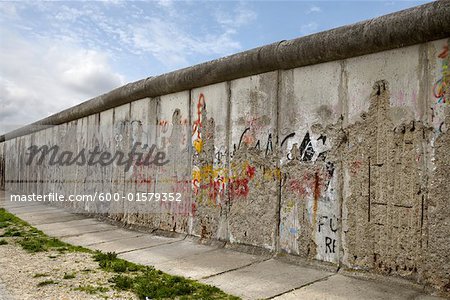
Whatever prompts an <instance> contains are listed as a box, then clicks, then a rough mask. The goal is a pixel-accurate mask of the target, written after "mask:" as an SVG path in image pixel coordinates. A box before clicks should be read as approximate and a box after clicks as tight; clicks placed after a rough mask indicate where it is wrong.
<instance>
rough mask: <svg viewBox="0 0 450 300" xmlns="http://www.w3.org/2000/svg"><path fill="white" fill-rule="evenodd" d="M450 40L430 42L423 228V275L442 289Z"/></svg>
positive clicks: (449, 226)
mask: <svg viewBox="0 0 450 300" xmlns="http://www.w3.org/2000/svg"><path fill="white" fill-rule="evenodd" d="M449 43H450V40H448V39H446V40H440V41H436V42H431V43H429V44H428V55H427V57H428V61H429V68H428V71H429V73H428V79H429V84H428V86H429V87H431V91H429V93H428V98H429V102H428V104H429V106H430V108H431V110H430V112H431V114H430V119H431V120H430V124H431V126H432V129H433V134H431V136H430V137H429V139H428V141H427V143H428V144H429V145H430V146H431V147H430V149H429V153H428V161H427V165H428V170H429V194H428V199H427V201H426V202H425V205H424V211H423V221H424V223H425V224H427V225H428V226H427V228H426V229H427V230H424V231H423V232H422V235H423V239H424V241H426V243H424V244H423V248H424V249H423V263H424V266H423V269H422V271H423V273H422V274H421V278H426V279H428V280H427V281H428V282H430V283H431V284H433V285H434V286H435V287H437V288H439V289H440V290H444V291H445V290H447V291H449V286H450V282H449V278H450V264H449V260H448V253H449V252H450V243H449V232H450V201H449V199H450V198H449V195H450V188H449V187H450V185H449V184H448V177H447V176H448V174H450V155H449V154H450V152H449V148H450V88H449V87H450V69H449V65H450V64H449V62H450V55H449V52H448V50H449V46H450V45H449Z"/></svg>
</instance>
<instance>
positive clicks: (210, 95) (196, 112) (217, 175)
mask: <svg viewBox="0 0 450 300" xmlns="http://www.w3.org/2000/svg"><path fill="white" fill-rule="evenodd" d="M228 89H229V85H228V84H227V83H220V84H216V85H212V86H207V87H202V88H198V89H194V90H193V91H192V92H191V97H192V98H191V116H192V148H193V149H192V200H193V203H194V204H195V208H196V209H195V211H196V213H195V217H194V223H193V228H192V234H194V235H197V236H201V237H202V238H219V239H226V238H227V224H226V214H227V205H228V193H227V184H228V179H229V174H228V172H229V168H228V134H229V131H228V117H229V113H228V104H229V91H228Z"/></svg>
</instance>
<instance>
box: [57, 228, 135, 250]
mask: <svg viewBox="0 0 450 300" xmlns="http://www.w3.org/2000/svg"><path fill="white" fill-rule="evenodd" d="M142 235H143V233H140V232H136V231H130V230H125V229H114V230H108V231H100V232H91V233H86V234H81V235H78V236H69V237H63V238H61V240H63V241H64V242H66V243H70V244H73V245H78V246H88V245H94V244H98V243H103V242H110V241H115V240H121V239H127V238H133V237H138V236H142Z"/></svg>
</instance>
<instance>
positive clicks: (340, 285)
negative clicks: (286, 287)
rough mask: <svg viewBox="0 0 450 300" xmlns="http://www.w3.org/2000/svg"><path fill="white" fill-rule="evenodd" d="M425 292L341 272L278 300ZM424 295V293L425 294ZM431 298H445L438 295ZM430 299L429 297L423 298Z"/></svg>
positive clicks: (385, 299)
mask: <svg viewBox="0 0 450 300" xmlns="http://www.w3.org/2000/svg"><path fill="white" fill-rule="evenodd" d="M422 295H423V294H422V293H421V292H420V291H419V290H416V289H413V288H412V287H411V286H410V285H405V286H402V285H400V284H398V283H396V282H389V281H382V282H378V281H374V280H365V279H360V278H353V277H347V276H343V275H340V274H336V275H333V276H331V277H328V278H326V279H325V280H323V281H319V282H316V283H313V284H311V285H308V286H305V287H303V288H301V289H298V290H295V291H292V292H289V293H286V294H283V295H281V296H279V297H276V298H274V299H277V300H294V299H295V300H296V299H311V300H359V299H370V300H407V299H418V298H417V297H421V296H422ZM423 296H424V295H423ZM427 297H431V298H429V299H430V300H431V299H443V298H438V297H432V296H427ZM421 299H428V298H421Z"/></svg>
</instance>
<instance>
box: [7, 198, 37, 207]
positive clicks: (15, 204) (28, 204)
mask: <svg viewBox="0 0 450 300" xmlns="http://www.w3.org/2000/svg"><path fill="white" fill-rule="evenodd" d="M31 206H45V205H44V204H42V203H40V202H13V201H9V200H6V199H4V200H0V207H4V208H17V207H31Z"/></svg>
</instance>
